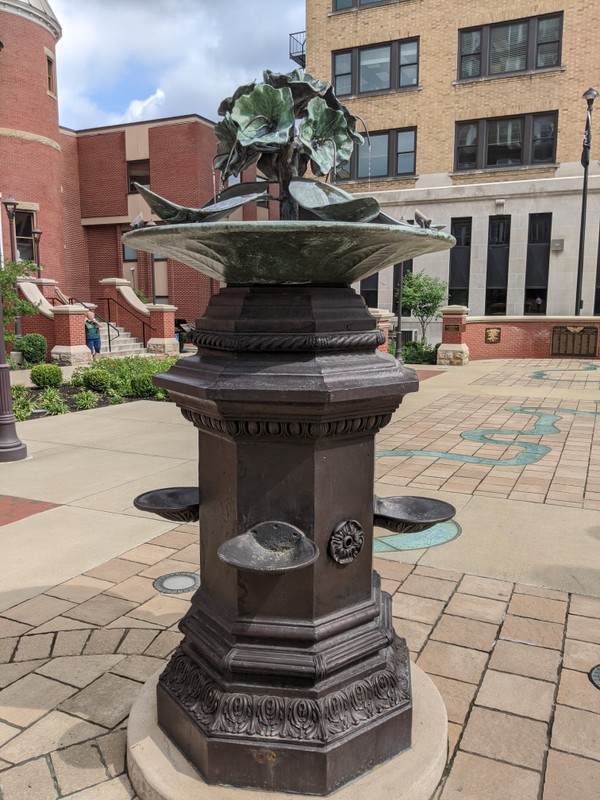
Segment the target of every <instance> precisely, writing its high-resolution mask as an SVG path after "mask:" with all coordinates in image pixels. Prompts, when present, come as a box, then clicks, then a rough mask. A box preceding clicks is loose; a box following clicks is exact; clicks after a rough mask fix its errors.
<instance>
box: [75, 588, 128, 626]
mask: <svg viewBox="0 0 600 800" xmlns="http://www.w3.org/2000/svg"><path fill="white" fill-rule="evenodd" d="M135 607H136V604H135V603H132V602H130V601H129V600H121V599H120V598H118V597H109V596H108V595H106V594H99V595H96V597H91V598H90V599H89V600H86V601H85V603H81V604H80V605H78V606H76V607H75V608H72V609H71V610H70V611H68V612H66V613H67V616H70V617H73V618H74V619H79V620H81V621H82V622H90V623H92V624H96V625H107V624H108V623H109V622H112V621H113V620H114V619H116V618H117V617H120V616H122V615H123V614H126V613H127V612H128V611H132V610H133V609H134V608H135Z"/></svg>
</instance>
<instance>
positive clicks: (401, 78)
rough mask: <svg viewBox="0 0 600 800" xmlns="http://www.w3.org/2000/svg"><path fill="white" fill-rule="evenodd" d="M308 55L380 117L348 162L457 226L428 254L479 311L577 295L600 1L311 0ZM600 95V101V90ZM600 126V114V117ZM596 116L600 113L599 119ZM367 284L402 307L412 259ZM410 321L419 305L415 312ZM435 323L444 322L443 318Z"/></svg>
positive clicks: (589, 232) (351, 98)
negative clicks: (404, 270)
mask: <svg viewBox="0 0 600 800" xmlns="http://www.w3.org/2000/svg"><path fill="white" fill-rule="evenodd" d="M306 5H307V14H306V68H307V70H308V71H309V72H310V73H311V74H313V75H315V76H316V77H319V78H322V79H323V78H330V79H331V81H332V82H333V84H334V86H335V88H336V92H337V94H338V96H339V97H340V99H341V100H342V102H344V103H345V104H346V105H347V106H348V108H349V109H350V110H351V111H352V112H353V113H355V114H357V115H359V116H360V117H361V118H362V119H363V120H365V123H366V125H367V127H368V129H369V132H370V139H371V148H370V152H369V147H368V144H366V143H365V145H363V146H362V147H360V148H357V151H355V154H354V156H353V158H352V160H351V162H350V163H349V164H348V165H347V168H345V169H344V170H343V171H342V173H341V174H340V176H339V177H338V180H339V183H340V186H342V187H344V188H346V189H347V190H348V191H351V192H353V193H360V192H368V193H370V194H375V196H376V197H377V198H378V200H379V201H380V202H381V204H382V206H383V208H384V210H385V211H387V212H388V213H390V214H392V215H394V216H396V217H404V218H407V219H411V218H413V216H414V209H415V208H418V209H419V210H420V211H422V212H423V213H424V214H426V215H427V216H429V217H431V218H433V220H434V221H435V222H437V223H442V224H445V225H446V230H448V231H451V232H452V233H454V234H455V235H456V237H457V240H458V245H457V247H456V248H455V249H454V250H453V251H451V252H450V253H442V254H436V255H430V256H424V257H422V258H419V259H418V260H417V261H415V263H414V264H413V269H415V270H418V269H421V268H423V269H426V270H427V271H428V272H430V273H431V274H434V275H437V276H439V277H441V278H443V279H444V280H446V281H448V282H449V286H450V301H451V302H455V303H465V304H467V305H468V306H469V307H470V309H471V313H472V314H476V315H482V314H508V315H519V314H529V313H536V314H544V313H547V314H569V313H573V309H574V306H575V291H576V275H577V262H578V252H579V232H580V219H581V202H582V177H583V168H582V166H581V163H580V158H581V151H582V139H583V133H584V129H585V124H586V111H587V106H586V102H585V100H583V99H582V94H583V92H585V91H586V90H587V89H588V88H589V87H594V86H595V87H597V88H598V89H600V48H599V47H598V44H597V30H598V27H599V25H600V4H599V3H592V2H589V0H563V1H562V2H561V0H536V2H533V3H526V4H523V3H520V2H517V0H498V1H497V2H495V3H473V2H470V0H454V1H453V2H452V3H439V2H434V0H307V4H306ZM597 105H600V100H599V101H598V103H597ZM599 125H600V123H599ZM592 130H593V126H592ZM599 157H600V127H598V129H597V132H596V134H595V136H594V139H593V142H592V147H591V156H590V166H589V194H588V211H587V225H586V246H585V264H584V273H583V291H582V299H583V308H582V313H583V314H600V269H599V251H598V238H599V224H600V169H599V168H598V163H599V162H598V158H599ZM395 274H396V277H395V278H394V270H393V269H391V268H390V269H388V270H386V271H384V272H383V273H381V274H380V275H379V276H378V278H377V277H375V276H373V277H372V278H370V279H367V282H366V285H364V286H363V291H364V294H365V297H366V298H367V299H368V302H369V304H370V305H378V306H381V307H388V308H389V307H391V306H392V302H393V292H394V286H395V285H396V283H397V279H398V275H399V267H397V268H396V270H395ZM404 325H405V327H408V328H410V327H411V326H410V320H409V319H407V320H406V322H405V323H404ZM431 332H432V334H433V337H432V338H435V330H432V331H431Z"/></svg>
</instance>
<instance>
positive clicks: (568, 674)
mask: <svg viewBox="0 0 600 800" xmlns="http://www.w3.org/2000/svg"><path fill="white" fill-rule="evenodd" d="M557 702H558V703H562V704H563V705H565V706H573V707H574V708H583V709H584V710H585V711H593V712H594V713H596V714H600V692H599V691H598V689H596V687H595V686H594V685H593V683H592V682H591V681H590V680H589V678H588V676H587V675H586V674H585V673H584V672H576V671H574V670H571V669H563V670H562V672H561V674H560V683H559V685H558V697H557Z"/></svg>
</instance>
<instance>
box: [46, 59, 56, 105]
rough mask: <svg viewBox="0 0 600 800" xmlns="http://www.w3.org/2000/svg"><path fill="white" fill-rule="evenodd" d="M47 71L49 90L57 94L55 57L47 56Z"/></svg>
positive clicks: (50, 92)
mask: <svg viewBox="0 0 600 800" xmlns="http://www.w3.org/2000/svg"><path fill="white" fill-rule="evenodd" d="M46 71H47V75H48V92H49V94H53V95H55V94H56V72H55V67H54V59H53V58H51V57H50V56H48V55H47V56H46Z"/></svg>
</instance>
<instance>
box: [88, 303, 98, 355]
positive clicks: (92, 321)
mask: <svg viewBox="0 0 600 800" xmlns="http://www.w3.org/2000/svg"><path fill="white" fill-rule="evenodd" d="M86 317H87V319H86V321H85V343H86V344H87V346H88V347H89V348H90V353H91V354H92V359H93V360H94V361H95V360H96V359H97V358H98V356H99V355H100V326H99V325H98V322H97V321H96V317H95V315H94V312H93V311H88V312H87V314H86Z"/></svg>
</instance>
